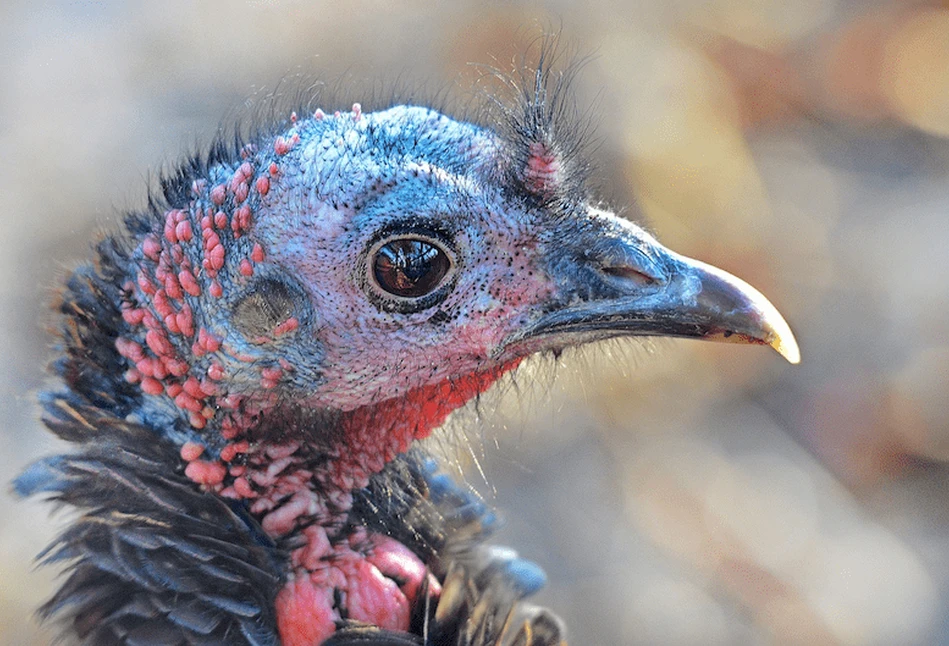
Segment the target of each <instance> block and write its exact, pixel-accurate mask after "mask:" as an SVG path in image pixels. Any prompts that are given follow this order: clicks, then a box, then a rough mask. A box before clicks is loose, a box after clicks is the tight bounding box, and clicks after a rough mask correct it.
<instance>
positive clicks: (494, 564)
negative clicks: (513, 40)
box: [15, 67, 799, 646]
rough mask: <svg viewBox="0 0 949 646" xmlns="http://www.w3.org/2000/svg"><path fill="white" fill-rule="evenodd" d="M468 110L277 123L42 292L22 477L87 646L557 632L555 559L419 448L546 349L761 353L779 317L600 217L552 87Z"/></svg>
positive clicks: (71, 630)
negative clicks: (45, 349)
mask: <svg viewBox="0 0 949 646" xmlns="http://www.w3.org/2000/svg"><path fill="white" fill-rule="evenodd" d="M527 78H528V82H527V83H526V84H523V85H522V86H520V87H522V88H523V89H522V90H521V91H520V92H518V93H517V95H518V96H517V100H514V101H512V102H511V103H510V104H509V105H501V104H499V106H498V109H496V110H493V111H492V112H491V114H493V115H494V117H493V118H492V119H486V120H485V123H484V124H481V125H476V124H474V123H468V122H465V121H462V120H456V119H453V118H451V117H449V116H446V115H445V114H442V113H440V112H438V111H435V110H433V109H430V108H427V107H423V106H418V105H393V106H390V107H388V108H386V109H380V110H378V111H372V112H363V111H362V109H361V107H360V106H359V104H355V105H353V106H352V108H351V109H349V110H345V111H335V112H334V111H327V112H323V111H322V110H316V111H309V110H308V111H307V112H306V114H304V113H302V112H301V113H300V114H301V116H299V117H298V116H297V113H293V114H291V115H290V116H289V118H288V119H287V120H286V121H283V122H281V123H277V124H275V125H273V126H260V129H259V130H258V131H257V132H256V134H254V135H253V136H249V137H247V138H245V139H244V140H241V141H239V142H237V143H236V144H230V143H227V142H224V141H223V140H222V141H218V142H217V143H215V144H214V145H213V146H211V147H210V149H209V151H208V152H207V153H205V154H203V155H197V156H194V157H190V158H188V159H187V160H186V161H184V162H183V163H182V164H180V166H178V167H177V169H176V170H175V171H174V172H172V173H170V174H168V175H166V176H165V177H164V179H163V180H162V182H161V191H160V193H159V194H156V195H155V196H153V198H152V199H151V200H150V202H149V204H148V206H147V208H145V209H143V210H142V211H141V212H136V213H132V214H130V215H128V216H127V218H126V227H125V229H126V230H125V231H123V232H121V233H117V234H114V235H110V236H108V237H105V238H104V239H103V240H102V241H101V242H100V243H99V244H98V246H97V249H96V254H95V258H94V260H93V261H92V262H91V263H89V264H85V265H83V266H80V267H79V268H78V269H76V270H75V271H74V272H73V273H72V275H71V276H70V277H69V278H68V281H67V283H66V285H65V288H64V290H63V293H62V297H61V299H60V302H59V303H58V304H57V306H56V307H57V308H58V311H59V313H60V315H61V325H60V336H59V340H58V354H59V357H58V358H57V359H56V361H55V362H54V363H53V370H54V372H55V373H56V375H57V376H58V378H59V379H60V381H61V385H60V386H59V387H58V388H57V389H55V390H52V391H50V392H47V393H45V394H44V395H43V396H42V405H43V407H44V410H45V417H44V418H45V423H46V424H47V426H48V427H49V428H50V429H51V430H52V432H53V433H55V434H56V435H57V436H59V437H60V438H62V439H64V440H66V441H68V442H70V443H71V444H72V446H73V450H72V451H71V452H69V453H66V454H64V455H58V456H54V457H49V458H46V459H43V460H41V461H39V462H37V463H35V464H34V465H32V466H31V467H30V468H28V469H27V470H26V471H25V472H24V473H23V474H22V475H21V476H20V477H19V478H18V479H17V481H16V483H15V487H16V489H17V491H18V493H19V494H20V495H23V496H30V495H43V496H45V497H47V498H49V499H51V500H53V501H55V502H56V503H58V504H59V505H63V506H67V507H69V508H73V509H75V510H77V511H78V514H77V517H76V519H75V520H74V521H73V522H72V524H71V525H70V526H69V527H68V529H67V530H66V531H65V532H64V533H63V534H62V535H61V536H60V537H59V538H58V539H57V540H56V541H55V543H54V544H53V545H51V546H50V547H49V548H47V550H46V551H45V552H44V553H43V554H42V555H41V558H42V560H43V562H45V563H53V564H56V565H57V566H58V567H60V568H62V569H64V571H65V574H66V576H65V578H64V582H63V583H62V585H61V587H60V588H59V590H58V592H56V594H55V595H54V596H53V598H52V599H51V600H50V601H49V602H48V603H47V604H46V605H45V606H44V607H43V608H42V609H41V615H42V616H43V617H44V618H54V619H56V620H57V621H59V622H60V623H61V624H62V626H63V630H64V632H65V635H66V637H67V640H71V641H73V642H78V643H82V644H96V645H109V644H128V645H133V646H134V645H142V646H143V645H154V644H254V645H275V644H283V645H285V646H315V645H317V644H326V645H332V646H346V645H355V644H364V645H366V646H370V645H371V646H385V645H387V646H397V645H398V646H409V645H421V644H426V645H452V646H488V645H497V646H502V645H503V646H513V645H515V644H517V645H520V646H552V645H554V644H561V643H563V642H564V640H565V631H564V628H563V627H562V625H561V622H560V621H559V620H558V619H557V617H556V616H555V615H554V614H553V613H552V612H550V611H548V610H545V609H542V608H537V607H534V606H531V605H530V604H529V603H527V602H525V601H524V599H525V598H526V597H527V596H529V595H530V594H531V593H532V592H535V591H536V590H537V589H538V588H539V587H541V586H542V585H543V583H544V575H543V573H542V571H541V570H540V569H539V568H538V567H537V566H536V565H534V564H532V563H530V562H527V561H525V560H522V559H519V558H518V557H517V555H516V554H515V553H514V552H512V551H511V550H508V549H505V548H501V547H497V546H493V545H492V544H491V543H490V536H491V534H492V531H493V530H494V529H495V527H496V525H497V521H496V519H495V517H494V515H493V513H492V511H491V510H490V509H488V507H487V506H486V505H485V504H484V503H483V502H482V501H481V499H480V498H478V496H477V495H476V494H475V493H474V492H473V491H472V490H470V489H469V488H468V487H467V486H465V485H463V484H461V483H458V482H456V481H455V480H454V479H452V478H451V477H449V476H448V475H446V474H445V473H442V472H441V471H440V470H439V466H438V464H437V463H436V462H435V461H433V460H432V459H431V458H430V457H428V456H426V455H424V454H423V453H422V452H421V451H420V450H419V449H418V448H416V447H414V446H413V443H414V441H415V440H418V439H422V438H425V437H427V436H428V435H429V434H430V433H432V432H433V431H434V430H435V429H437V428H438V427H439V426H440V425H441V424H442V423H443V422H444V421H445V419H446V417H447V416H448V415H449V414H450V413H451V412H452V411H454V410H456V409H458V408H460V407H462V406H464V405H465V404H466V403H467V402H468V401H470V400H471V399H472V398H475V397H477V396H478V395H479V394H481V393H483V392H484V391H485V390H487V389H488V388H490V387H491V385H492V384H493V383H495V382H496V381H497V380H498V379H499V378H500V377H502V376H503V375H505V374H507V373H510V372H511V371H513V370H515V369H516V368H517V367H518V365H519V364H520V363H521V362H522V361H523V360H524V359H525V358H526V357H528V356H530V355H532V354H535V353H558V352H560V351H561V350H563V349H564V348H566V347H569V346H575V345H579V344H585V343H590V342H594V341H598V340H602V339H608V338H613V337H625V336H645V335H658V336H675V337H692V338H698V339H711V340H718V341H728V342H738V343H754V344H762V345H769V346H771V347H773V348H774V349H776V350H777V351H778V352H779V353H780V354H782V355H783V356H784V357H785V358H786V359H787V360H789V361H790V362H792V363H796V362H797V361H798V360H799V352H798V348H797V345H796V343H795V340H794V337H793V335H792V334H791V331H790V329H789V328H788V326H787V324H786V323H785V321H784V319H783V318H782V317H781V315H780V314H779V313H778V312H777V310H776V309H775V308H774V307H773V306H772V305H771V304H770V303H769V302H768V301H767V300H766V299H765V298H764V297H763V296H762V295H761V294H760V293H758V292H757V291H756V290H754V289H753V288H751V287H750V286H748V285H747V284H746V283H744V282H742V281H741V280H739V279H737V278H735V277H733V276H731V275H729V274H727V273H725V272H723V271H721V270H719V269H716V268H714V267H711V266H708V265H705V264H703V263H701V262H699V261H697V260H692V259H689V258H686V257H683V256H680V255H677V254H675V253H674V252H672V251H670V250H669V249H666V248H665V247H663V246H662V245H660V244H659V243H658V242H657V241H656V240H655V238H653V237H652V236H651V235H649V234H648V233H647V232H645V231H644V230H643V229H641V228H640V227H638V226H636V225H634V224H632V223H631V222H629V221H627V220H625V219H622V218H619V217H617V216H616V215H614V214H613V213H611V212H610V211H609V210H607V209H606V208H605V207H603V206H601V205H599V203H597V202H596V201H595V200H594V198H593V197H592V196H591V194H590V191H589V189H588V187H587V184H588V182H587V173H588V170H587V169H588V168H589V166H588V164H587V162H586V160H585V159H584V158H583V145H582V144H583V141H582V138H583V136H584V135H583V134H582V133H584V132H586V129H585V128H582V127H579V125H580V124H578V123H577V122H576V120H575V119H571V118H570V116H569V114H570V112H571V111H570V110H569V109H567V106H568V105H569V91H568V88H567V84H566V82H565V80H564V79H565V78H567V76H566V75H564V74H557V73H554V72H551V71H550V70H549V69H546V68H544V67H541V68H539V69H538V70H536V72H534V73H532V74H531V75H529V76H528V77H527Z"/></svg>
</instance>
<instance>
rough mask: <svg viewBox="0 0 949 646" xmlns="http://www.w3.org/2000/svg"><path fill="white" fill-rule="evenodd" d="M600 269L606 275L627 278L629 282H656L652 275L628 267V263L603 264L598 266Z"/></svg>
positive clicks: (640, 283)
mask: <svg viewBox="0 0 949 646" xmlns="http://www.w3.org/2000/svg"><path fill="white" fill-rule="evenodd" d="M600 271H602V272H603V273H604V274H606V275H607V276H614V277H616V278H622V279H623V280H628V281H630V282H633V283H636V284H637V285H651V284H653V283H655V282H656V279H655V278H653V277H652V276H649V275H647V274H644V273H643V272H641V271H639V270H638V269H635V268H633V267H630V266H629V265H609V266H603V267H600Z"/></svg>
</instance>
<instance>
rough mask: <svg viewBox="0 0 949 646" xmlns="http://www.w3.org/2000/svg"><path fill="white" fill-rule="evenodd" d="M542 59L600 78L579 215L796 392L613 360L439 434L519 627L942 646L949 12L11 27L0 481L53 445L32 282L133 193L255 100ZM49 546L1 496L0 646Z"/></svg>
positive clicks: (668, 12)
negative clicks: (475, 502) (772, 338)
mask: <svg viewBox="0 0 949 646" xmlns="http://www.w3.org/2000/svg"><path fill="white" fill-rule="evenodd" d="M542 30H547V31H554V32H557V31H560V32H562V41H563V43H565V44H566V45H567V49H568V50H575V51H576V52H579V53H580V54H590V55H592V56H591V58H590V59H589V62H588V63H587V64H586V66H585V67H584V68H583V70H582V72H581V73H580V75H579V78H578V82H577V84H576V88H575V89H576V91H577V94H578V103H579V105H580V106H588V105H593V106H594V108H593V110H592V112H591V115H592V119H594V120H595V122H596V134H597V137H598V141H599V143H598V145H597V146H596V147H595V149H594V155H595V158H596V161H597V163H598V167H599V172H598V174H597V185H598V186H599V187H600V194H601V195H602V197H603V198H604V199H606V200H608V201H609V202H611V203H612V204H613V205H614V206H616V207H617V208H620V209H623V211H624V212H625V213H626V214H627V215H629V216H630V217H633V218H635V219H637V220H639V221H641V222H645V223H646V224H647V226H649V227H650V228H651V229H652V230H654V231H655V232H656V233H657V234H658V236H659V237H660V239H661V240H662V241H663V242H665V243H666V244H668V245H669V246H671V247H672V248H674V249H676V250H677V251H680V252H682V253H686V254H688V255H691V256H695V257H698V258H701V259H703V260H705V261H707V262H711V263H713V264H716V265H719V266H721V267H723V268H725V269H727V270H729V271H731V272H733V273H736V274H738V275H740V276H742V277H743V278H745V279H746V280H748V282H750V283H752V284H754V285H755V286H757V287H759V288H760V289H761V290H762V291H763V292H764V293H765V294H767V295H768V296H769V297H770V298H771V300H772V301H773V302H774V303H775V304H776V305H777V306H778V308H779V309H780V310H781V311H782V312H783V313H784V314H785V316H786V317H787V319H788V320H789V322H790V324H791V326H792V327H793V328H794V330H795V331H796V333H797V335H798V340H799V341H800V345H801V349H802V352H803V363H802V364H801V365H800V366H790V365H788V364H786V363H784V362H783V361H782V360H781V359H780V357H778V356H777V355H776V354H775V353H773V352H770V351H768V350H766V349H762V348H743V347H737V346H727V345H713V344H702V343H697V342H686V341H681V342H680V341H667V342H658V343H653V344H650V345H645V344H640V343H634V342H627V343H614V344H608V345H605V346H598V347H594V348H590V349H586V350H583V351H580V352H573V353H568V354H566V355H565V356H564V357H562V358H561V359H559V360H557V361H554V360H552V359H547V360H542V361H537V362H534V363H533V364H531V365H528V366H527V367H526V368H525V369H523V370H522V371H521V372H520V374H519V375H518V377H517V380H516V381H515V383H514V384H513V386H512V385H511V384H508V386H507V387H502V388H501V389H499V391H498V392H497V393H495V395H494V396H493V397H488V398H486V399H485V401H483V402H482V405H481V407H480V411H479V412H478V413H477V414H473V413H470V412H469V413H467V414H465V415H463V417H464V418H465V419H466V420H467V421H471V419H472V418H475V417H477V419H475V423H476V427H475V431H474V433H471V434H469V439H468V442H467V443H465V444H463V445H462V448H463V452H464V453H465V454H466V455H463V456H462V458H461V462H462V463H463V464H465V465H467V466H468V467H469V478H470V480H471V482H472V483H473V484H474V485H476V486H478V487H479V488H480V489H481V490H482V491H483V492H484V493H485V495H486V497H487V498H488V499H489V500H490V501H491V502H492V503H493V504H496V505H497V506H498V507H500V508H501V509H502V510H503V513H504V516H505V517H506V519H507V527H506V529H505V530H504V531H503V533H502V535H501V537H500V539H499V540H501V541H503V542H506V543H508V544H511V545H514V546H516V547H517V548H518V549H519V550H520V552H521V553H522V554H523V555H525V556H527V557H529V558H531V559H534V560H536V561H537V562H538V563H540V564H542V565H543V566H544V568H545V569H546V570H547V572H548V574H549V577H550V585H549V587H548V589H547V590H546V591H545V592H543V593H542V594H541V595H540V596H539V598H538V601H539V602H540V603H543V604H546V605H549V606H551V607H552V608H553V609H554V610H556V611H557V612H558V613H559V614H560V615H561V616H562V617H563V618H564V619H565V620H566V622H567V624H568V626H569V627H570V635H571V643H573V644H575V645H581V646H587V645H612V644H670V645H679V644H682V645H688V644H881V645H882V644H949V613H947V612H946V608H947V607H949V467H947V460H949V403H947V394H949V341H947V339H949V252H947V243H946V241H947V239H949V140H947V138H949V3H946V2H911V1H908V0H900V1H889V2H883V1H878V2H874V1H872V0H795V1H794V2H788V1H787V0H692V1H690V0H676V1H669V0H637V1H635V2H630V1H629V0H612V1H609V0H607V1H603V2H595V3H589V4H583V5H582V6H580V3H573V2H568V1H566V0H550V1H548V2H517V1H513V0H512V1H507V2H475V1H465V2H462V1H454V2H447V1H446V2H439V3H431V2H424V1H421V0H409V1H405V2H384V1H381V0H377V1H375V2H362V1H360V0H351V1H349V2H323V1H319V2H304V1H302V0H301V1H291V0H272V1H267V0H246V1H244V2H237V1H234V0H217V1H212V2H205V3H200V4H199V3H189V2H182V1H172V2H165V3H139V2H125V1H117V0H113V1H111V2H108V1H107V2H81V1H76V0H72V1H66V0H62V1H59V2H56V1H49V2H26V1H23V0H4V2H3V3H2V4H0V61H2V63H0V87H2V90H0V151H3V154H2V156H0V195H2V196H3V202H2V204H3V207H2V211H0V249H2V253H0V338H2V341H0V352H2V353H3V354H2V356H0V407H2V419H3V428H2V429H0V476H2V477H0V479H2V480H3V481H4V482H7V481H9V479H10V478H12V477H13V476H14V474H16V473H17V472H18V471H19V470H20V469H21V468H22V467H23V465H25V464H26V463H27V462H28V461H30V460H32V459H35V458H36V457H38V456H40V455H43V454H46V453H49V452H51V451H53V450H56V449H57V448H58V447H56V446H55V444H54V443H53V441H52V440H51V438H50V437H48V435H47V434H46V433H44V431H43V429H42V427H41V426H40V424H39V423H38V422H37V418H38V410H37V406H36V405H35V394H36V391H37V390H38V389H40V388H42V387H43V385H44V383H46V379H47V377H46V373H45V370H44V365H45V363H46V362H47V361H48V359H49V358H50V356H51V355H50V348H49V344H50V337H49V335H48V333H47V329H46V328H47V326H48V324H49V319H48V317H47V314H46V312H47V302H48V301H49V300H50V298H51V297H52V295H53V293H54V287H55V285H56V284H57V282H58V281H59V280H60V279H61V277H62V276H63V275H64V272H65V271H66V269H68V268H69V267H71V266H73V265H75V264H76V263H78V262H79V261H81V260H83V259H85V258H87V257H88V256H89V241H90V240H91V239H93V238H94V237H95V236H96V235H97V233H98V232H101V231H104V230H111V229H114V228H116V226H117V222H118V218H119V215H118V214H120V213H121V212H122V211H123V210H124V209H127V208H132V207H137V206H139V205H142V204H143V201H144V197H145V192H146V188H147V186H148V185H149V182H154V179H155V174H154V172H155V171H156V170H157V169H160V168H161V167H163V166H165V165H167V164H168V163H171V162H173V160H174V159H175V158H176V157H177V156H178V155H179V154H181V153H182V152H183V151H186V150H189V149H191V148H192V147H193V146H194V144H195V143H202V142H204V143H206V142H208V141H209V140H210V139H211V137H213V135H214V133H215V131H216V129H217V127H218V126H219V125H220V124H221V123H222V120H224V121H226V120H227V119H228V115H232V116H233V115H240V114H241V112H240V110H241V106H243V105H245V104H246V103H249V102H253V101H254V98H255V97H257V98H258V99H259V97H260V96H266V95H267V93H268V92H269V91H271V90H272V89H273V88H274V87H275V86H276V85H277V84H278V83H279V82H280V81H281V79H291V80H290V81H288V83H292V78H293V77H294V76H295V75H298V74H301V73H303V74H307V75H315V76H316V77H318V78H319V77H320V76H321V75H324V77H325V78H327V79H331V80H335V79H338V78H340V77H341V76H343V77H346V78H352V79H354V84H355V85H360V82H362V83H361V85H362V86H363V87H364V86H365V85H366V84H365V82H364V81H366V80H386V79H389V80H391V79H394V78H399V79H401V82H402V84H405V85H409V86H410V87H412V86H414V85H415V84H424V85H425V86H426V87H428V88H431V94H435V93H436V92H438V91H444V92H445V93H446V94H448V95H449V96H457V97H470V96H471V95H472V94H475V95H477V92H478V91H479V90H478V87H479V81H478V79H479V76H481V75H482V74H483V73H484V72H483V68H482V67H479V66H472V65H470V63H480V64H488V65H495V66H497V67H500V68H502V69H509V68H510V67H511V66H512V65H513V64H515V63H516V62H519V61H520V59H521V56H522V54H523V53H524V52H525V51H526V50H527V48H528V45H530V43H531V41H532V40H534V39H535V38H536V36H537V35H538V34H539V33H541V31H542ZM344 85H345V82H344ZM424 95H425V92H422V96H424ZM360 99H361V97H360V96H352V100H353V101H358V100H360ZM464 101H465V100H464V99H462V100H460V103H461V104H462V105H464ZM460 425H461V424H460V423H456V424H455V425H453V426H460ZM449 435H454V434H453V433H451V432H449ZM479 469H480V470H482V471H483V472H484V475H483V476H482V475H481V473H480V472H479ZM488 483H490V484H488ZM62 520H63V519H62V517H61V516H60V517H55V516H54V517H53V518H50V515H49V508H48V506H44V505H40V504H37V503H36V502H34V501H31V502H28V503H23V502H15V501H14V500H12V498H11V497H10V496H9V495H6V493H4V494H3V495H2V496H0V644H5V645H6V644H10V645H13V644H17V645H19V644H46V643H49V642H50V640H51V638H52V635H51V633H50V632H49V631H46V630H44V629H43V628H41V627H38V626H37V625H36V623H35V621H34V620H33V618H32V611H33V609H34V608H35V607H36V606H37V605H38V603H39V602H40V601H41V600H42V599H44V598H45V597H46V596H47V595H49V594H50V592H51V589H52V585H53V582H54V574H55V573H54V572H51V571H48V570H39V571H33V566H32V558H33V556H34V555H35V553H36V552H37V551H38V550H39V549H40V548H41V547H43V546H44V545H45V544H46V543H47V542H48V541H49V540H50V539H51V537H52V536H53V534H54V533H55V531H56V528H57V527H58V526H60V525H61V523H62Z"/></svg>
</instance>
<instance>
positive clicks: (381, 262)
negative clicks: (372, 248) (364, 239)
mask: <svg viewBox="0 0 949 646" xmlns="http://www.w3.org/2000/svg"><path fill="white" fill-rule="evenodd" d="M450 268H451V261H450V260H449V258H448V255H447V254H446V253H445V252H444V251H442V250H441V249H439V248H438V247H437V246H435V245H434V244H432V243H430V242H427V241H425V240H420V239H418V238H401V239H398V240H392V241H390V242H387V243H386V244H384V245H382V246H381V247H380V248H379V250H378V251H377V252H376V257H375V259H374V260H373V266H372V271H373V275H374V276H375V279H376V282H377V283H378V284H379V286H380V287H381V288H382V289H384V290H385V291H387V292H389V293H390V294H393V295H394V296H401V297H403V298H418V297H419V296H424V295H426V294H428V293H429V292H431V291H433V290H434V289H435V288H436V287H438V286H439V285H440V284H441V282H442V279H443V278H444V277H445V275H446V274H447V273H448V270H449V269H450Z"/></svg>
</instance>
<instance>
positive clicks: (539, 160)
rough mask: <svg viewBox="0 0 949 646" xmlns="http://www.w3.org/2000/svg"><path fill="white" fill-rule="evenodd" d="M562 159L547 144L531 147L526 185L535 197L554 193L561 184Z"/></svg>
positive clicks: (525, 175) (534, 144) (525, 170)
mask: <svg viewBox="0 0 949 646" xmlns="http://www.w3.org/2000/svg"><path fill="white" fill-rule="evenodd" d="M560 174H561V168H560V158H559V157H558V156H557V155H556V154H555V153H554V151H552V150H551V149H550V148H549V147H548V146H547V145H546V144H543V143H541V142H539V141H538V142H534V143H532V144H531V145H530V156H529V157H528V158H527V166H526V167H525V168H524V184H525V186H526V188H527V189H528V190H529V191H530V192H531V193H534V194H535V195H549V194H551V193H554V192H555V191H556V190H557V188H558V187H559V186H560V184H561V181H562V180H561V176H560Z"/></svg>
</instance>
